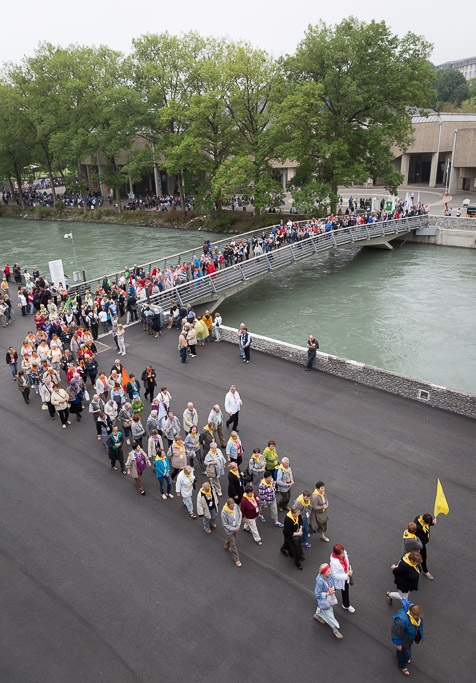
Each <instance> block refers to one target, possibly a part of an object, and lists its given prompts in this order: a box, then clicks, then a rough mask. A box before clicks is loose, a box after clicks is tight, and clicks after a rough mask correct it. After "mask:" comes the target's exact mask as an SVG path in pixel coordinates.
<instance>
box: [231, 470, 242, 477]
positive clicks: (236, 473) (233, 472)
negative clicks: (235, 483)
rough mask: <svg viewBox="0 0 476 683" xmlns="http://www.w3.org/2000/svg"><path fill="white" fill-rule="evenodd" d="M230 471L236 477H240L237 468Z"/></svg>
mask: <svg viewBox="0 0 476 683" xmlns="http://www.w3.org/2000/svg"><path fill="white" fill-rule="evenodd" d="M230 473H231V474H234V475H235V477H238V479H239V478H240V475H239V473H238V472H235V470H230Z"/></svg>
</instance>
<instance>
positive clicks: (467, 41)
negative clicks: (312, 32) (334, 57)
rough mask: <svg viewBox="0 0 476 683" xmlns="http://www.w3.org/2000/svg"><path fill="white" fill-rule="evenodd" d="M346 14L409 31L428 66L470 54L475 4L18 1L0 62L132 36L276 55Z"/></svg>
mask: <svg viewBox="0 0 476 683" xmlns="http://www.w3.org/2000/svg"><path fill="white" fill-rule="evenodd" d="M348 16H356V17H357V18H358V19H360V20H362V21H371V20H372V19H375V20H376V21H382V20H384V21H385V22H386V23H387V24H388V25H389V27H390V28H391V30H392V31H393V33H396V34H397V35H399V36H400V37H401V36H403V35H405V33H407V32H408V31H412V32H414V33H416V34H418V35H422V36H424V38H425V39H426V40H427V41H429V42H430V43H432V44H433V45H434V50H433V54H432V57H431V61H432V62H433V63H434V64H441V63H443V62H446V61H450V60H455V59H464V58H466V57H474V56H475V54H476V43H475V40H474V25H473V22H472V21H470V17H471V16H473V18H474V4H473V2H472V0H471V3H470V0H460V2H459V3H458V5H457V11H454V12H453V11H452V9H451V5H450V4H449V3H448V4H447V3H445V4H443V3H442V4H441V5H439V3H429V2H427V0H412V1H410V0H400V2H388V0H378V1H377V0H360V1H359V2H357V3H356V2H355V0H352V2H351V1H350V0H340V1H339V2H326V3H323V2H319V0H286V1H285V0H274V1H273V0H240V1H239V2H236V3H231V2H226V0H225V1H224V0H179V1H178V2H177V4H175V2H157V0H140V2H138V4H137V5H136V4H135V3H134V2H131V1H130V0H127V1H126V0H96V1H95V2H94V1H93V0H81V1H80V2H64V3H46V4H45V3H40V4H38V2H37V0H21V3H19V4H18V5H17V4H16V3H14V2H6V3H4V4H3V7H2V38H1V40H0V64H3V63H5V62H16V63H18V62H20V61H21V60H22V59H23V57H24V56H27V57H29V56H32V55H33V53H34V50H35V48H36V47H37V46H38V44H39V43H40V42H43V41H46V42H50V43H53V44H54V45H61V46H63V47H64V46H66V45H70V44H80V45H96V46H97V45H101V44H102V45H108V46H109V47H111V48H113V49H116V50H120V51H121V52H124V53H126V54H127V53H129V52H130V51H131V48H132V40H133V38H136V37H139V36H141V35H144V34H145V33H162V32H164V31H168V32H169V33H171V34H176V35H178V34H180V33H182V32H186V31H190V30H195V31H198V32H199V33H200V34H202V35H204V36H207V35H212V36H215V37H229V38H230V39H232V40H248V41H249V42H251V43H252V44H253V46H254V47H259V48H262V49H265V50H267V51H268V52H270V53H271V54H272V55H274V56H275V57H278V56H279V55H282V54H288V53H292V52H294V50H295V48H296V46H297V45H298V43H299V42H300V40H301V39H302V38H303V36H304V33H305V30H306V28H307V26H308V25H309V24H317V23H318V22H319V21H320V20H321V19H322V20H323V21H324V22H325V23H326V24H337V23H339V22H341V21H342V20H343V19H345V18H346V17H348Z"/></svg>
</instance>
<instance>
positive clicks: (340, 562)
mask: <svg viewBox="0 0 476 683" xmlns="http://www.w3.org/2000/svg"><path fill="white" fill-rule="evenodd" d="M330 568H331V575H332V578H333V579H334V585H335V587H336V590H340V591H341V593H342V607H343V609H346V610H347V611H348V612H350V613H351V614H353V613H354V612H355V608H354V607H352V605H351V604H350V598H349V586H351V585H352V584H351V582H353V578H352V577H353V571H352V567H351V565H350V562H349V556H348V555H347V551H346V550H345V548H344V546H343V545H340V543H336V545H335V546H334V547H333V548H332V554H331V558H330Z"/></svg>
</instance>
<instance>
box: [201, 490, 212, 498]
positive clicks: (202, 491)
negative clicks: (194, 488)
mask: <svg viewBox="0 0 476 683" xmlns="http://www.w3.org/2000/svg"><path fill="white" fill-rule="evenodd" d="M200 493H201V494H202V495H204V496H206V497H207V498H211V497H212V490H211V489H210V491H204V490H203V489H200Z"/></svg>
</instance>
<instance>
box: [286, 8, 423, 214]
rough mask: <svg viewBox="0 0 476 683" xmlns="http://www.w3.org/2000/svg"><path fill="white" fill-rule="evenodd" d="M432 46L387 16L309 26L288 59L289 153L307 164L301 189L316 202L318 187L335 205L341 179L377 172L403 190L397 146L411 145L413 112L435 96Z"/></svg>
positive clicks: (299, 182)
mask: <svg viewBox="0 0 476 683" xmlns="http://www.w3.org/2000/svg"><path fill="white" fill-rule="evenodd" d="M429 52H430V45H429V44H428V43H426V42H425V41H424V40H423V39H421V38H420V37H418V36H416V35H414V34H412V33H409V34H407V35H406V36H404V37H403V38H402V39H399V38H398V37H397V36H394V35H392V34H391V32H390V30H389V28H388V27H387V26H386V24H385V22H375V21H372V22H370V23H365V22H361V21H359V20H358V19H356V18H354V17H350V18H348V19H345V20H344V21H342V22H341V23H340V24H338V25H336V26H327V25H326V24H325V23H323V22H321V23H320V24H318V25H317V26H310V27H309V28H308V30H307V32H306V34H305V37H304V39H303V41H302V42H301V43H300V44H299V45H298V48H297V51H296V53H295V55H293V56H290V57H287V59H286V60H285V62H284V66H285V69H286V71H287V74H288V78H289V80H290V81H291V83H292V84H293V87H292V88H291V93H290V95H289V99H288V100H287V101H285V102H284V103H283V109H282V111H284V112H285V115H284V125H285V129H286V130H287V136H288V139H287V140H286V142H285V143H284V144H283V145H282V147H281V156H282V157H284V156H287V157H288V158H291V159H296V160H297V161H298V162H299V164H300V167H299V170H298V173H297V175H296V179H295V182H294V192H295V193H296V192H297V193H301V196H304V197H305V199H306V202H307V203H308V204H309V201H310V199H311V198H312V196H313V195H314V197H315V198H320V199H321V200H322V199H323V198H328V201H329V204H330V207H331V210H332V211H335V208H336V200H337V196H338V187H339V185H346V184H350V183H354V182H355V183H361V182H364V181H365V180H366V179H367V178H369V177H371V178H382V179H383V180H384V182H385V185H386V187H387V188H388V189H390V190H391V191H395V190H396V188H397V186H398V184H399V183H400V182H401V174H399V173H398V172H396V171H395V169H394V166H393V163H392V162H393V154H392V146H394V145H397V146H398V147H399V148H400V149H402V150H404V149H405V148H406V147H407V146H408V144H409V142H410V140H411V136H412V126H411V112H412V110H414V108H415V107H424V106H427V105H428V102H429V100H430V97H431V96H432V92H431V89H430V85H431V81H432V70H431V66H430V64H429V62H428V55H429ZM309 84H314V86H319V87H312V88H310V89H309ZM307 97H309V98H311V101H312V106H311V104H310V103H307V100H306V98H307ZM293 112H294V114H295V117H296V120H295V124H294V125H293V119H292V113H293ZM280 122H281V119H280ZM285 137H286V136H285ZM297 198H298V199H299V194H298V195H297Z"/></svg>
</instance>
